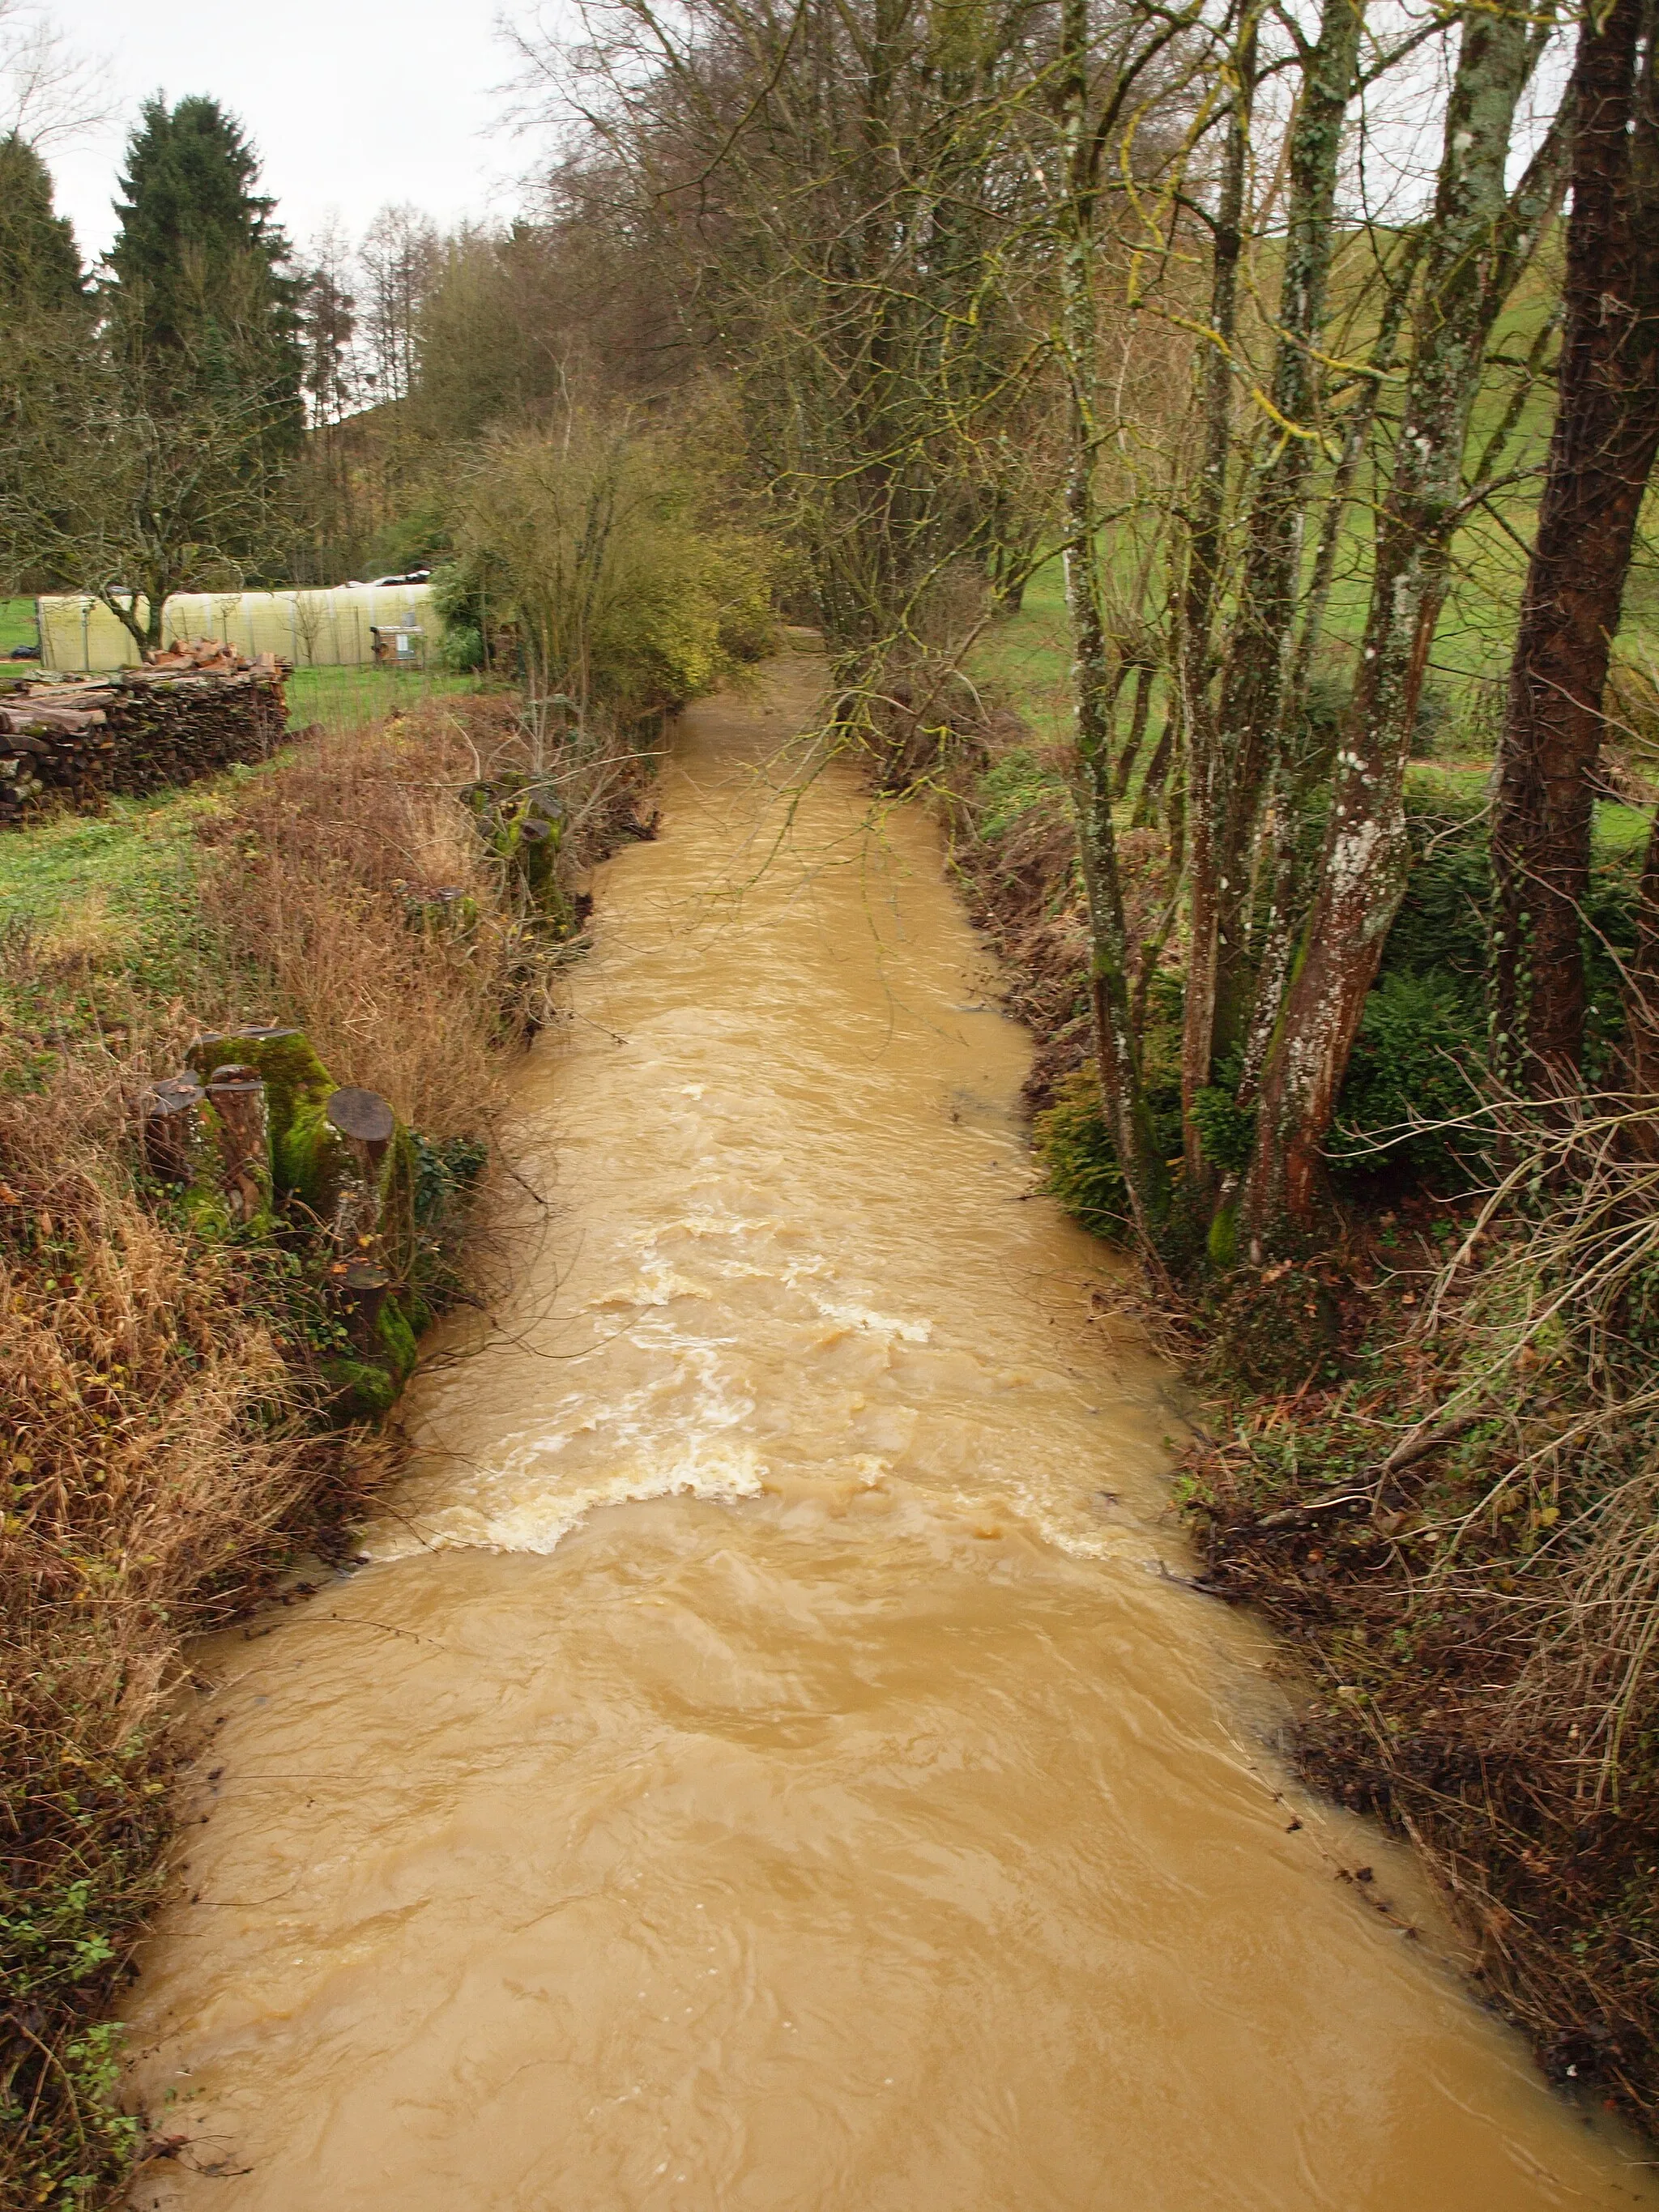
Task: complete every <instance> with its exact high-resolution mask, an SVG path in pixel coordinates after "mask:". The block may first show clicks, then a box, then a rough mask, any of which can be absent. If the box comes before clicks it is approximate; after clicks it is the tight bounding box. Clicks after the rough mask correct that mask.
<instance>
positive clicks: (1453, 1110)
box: [1331, 971, 1486, 1181]
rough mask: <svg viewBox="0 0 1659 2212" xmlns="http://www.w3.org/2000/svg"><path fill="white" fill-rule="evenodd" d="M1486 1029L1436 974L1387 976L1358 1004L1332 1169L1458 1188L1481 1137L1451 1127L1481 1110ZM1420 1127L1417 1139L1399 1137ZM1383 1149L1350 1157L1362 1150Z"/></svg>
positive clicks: (1476, 1009) (1471, 1008)
mask: <svg viewBox="0 0 1659 2212" xmlns="http://www.w3.org/2000/svg"><path fill="white" fill-rule="evenodd" d="M1485 1051H1486V1021H1485V1017H1484V1014H1483V1012H1482V1011H1481V1009H1480V1004H1479V1002H1478V1001H1476V1002H1474V1004H1473V1005H1472V1004H1471V1001H1470V1000H1469V999H1468V996H1467V995H1466V994H1463V993H1462V992H1461V991H1460V990H1459V989H1458V988H1457V987H1456V985H1455V983H1454V982H1452V981H1449V979H1448V978H1447V977H1446V976H1445V975H1443V974H1442V975H1432V974H1431V975H1410V974H1407V973H1403V972H1399V971H1396V972H1395V973H1394V974H1392V975H1384V976H1383V979H1382V980H1381V981H1380V982H1379V983H1378V984H1377V985H1376V988H1375V989H1374V990H1373V991H1372V992H1371V994H1370V997H1369V998H1368V999H1367V1000H1366V1001H1365V1012H1364V1018H1363V1020H1362V1021H1361V1024H1360V1029H1359V1036H1358V1040H1357V1042H1356V1043H1355V1045H1354V1050H1353V1057H1352V1060H1350V1061H1349V1063H1348V1074H1347V1079H1346V1082H1345V1083H1344V1084H1343V1086H1342V1094H1341V1097H1340V1100H1339V1102H1338V1107H1337V1128H1336V1132H1335V1135H1334V1140H1333V1144H1332V1148H1331V1149H1332V1151H1333V1152H1334V1154H1335V1155H1336V1158H1337V1160H1338V1164H1346V1165H1347V1166H1348V1167H1349V1168H1350V1170H1352V1169H1354V1168H1356V1167H1358V1168H1359V1169H1361V1170H1364V1168H1366V1167H1381V1166H1385V1165H1387V1164H1389V1163H1390V1162H1402V1163H1404V1164H1406V1165H1407V1166H1409V1167H1410V1168H1412V1169H1413V1170H1415V1172H1416V1173H1418V1174H1419V1175H1422V1176H1440V1177H1445V1176H1450V1177H1452V1178H1453V1179H1454V1180H1460V1181H1461V1180H1462V1178H1463V1177H1464V1176H1466V1175H1467V1173H1468V1169H1469V1167H1470V1166H1471V1164H1473V1162H1474V1158H1475V1156H1476V1154H1477V1153H1478V1152H1479V1151H1480V1146H1481V1143H1482V1136H1483V1133H1482V1131H1481V1130H1480V1128H1476V1129H1474V1130H1473V1131H1471V1130H1467V1129H1458V1128H1455V1127H1449V1126H1448V1125H1449V1124H1452V1123H1455V1122H1456V1121H1459V1120H1460V1119H1461V1118H1462V1117H1464V1116H1466V1115H1468V1113H1469V1112H1470V1110H1471V1109H1473V1108H1474V1107H1475V1106H1477V1105H1478V1104H1479V1103H1480V1089H1479V1076H1478V1073H1477V1071H1478V1070H1479V1069H1480V1066H1481V1065H1482V1062H1483V1060H1484V1056H1485ZM1413 1125H1421V1126H1420V1127H1419V1128H1418V1129H1417V1131H1416V1133H1413V1134H1410V1135H1407V1134H1405V1132H1406V1131H1407V1129H1408V1128H1411V1127H1413ZM1366 1146H1383V1147H1385V1148H1386V1149H1384V1150H1382V1151H1378V1152H1373V1153H1372V1154H1371V1155H1370V1158H1363V1157H1362V1158H1360V1159H1358V1160H1355V1159H1353V1158H1352V1157H1350V1158H1348V1159H1347V1160H1346V1163H1345V1162H1344V1161H1343V1158H1342V1156H1343V1154H1344V1152H1348V1153H1349V1154H1350V1155H1352V1153H1353V1152H1363V1148H1364V1147H1366Z"/></svg>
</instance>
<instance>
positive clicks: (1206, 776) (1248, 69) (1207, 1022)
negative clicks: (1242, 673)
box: [1154, 15, 1256, 1194]
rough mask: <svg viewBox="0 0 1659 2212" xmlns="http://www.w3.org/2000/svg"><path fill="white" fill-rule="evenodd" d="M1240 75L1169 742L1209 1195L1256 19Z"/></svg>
mask: <svg viewBox="0 0 1659 2212" xmlns="http://www.w3.org/2000/svg"><path fill="white" fill-rule="evenodd" d="M1233 77H1234V87H1233V99H1232V108H1231V114H1230V116H1229V118H1228V125H1227V149H1226V154H1225V159H1224V161H1223V166H1222V173H1221V190H1220V193H1219V196H1218V205H1217V209H1216V222H1215V238H1214V245H1213V246H1212V252H1211V272H1210V342H1209V343H1208V345H1207V346H1206V349H1205V351H1204V355H1203V357H1202V358H1203V366H1202V371H1201V381H1200V413H1201V416H1202V420H1203V425H1204V447H1203V458H1202V459H1201V461H1200V465H1199V472H1198V485H1197V489H1196V492H1195V494H1194V499H1193V503H1192V513H1191V518H1190V520H1189V522H1188V549H1187V575H1186V588H1185V591H1184V592H1183V594H1182V603H1181V611H1180V628H1179V642H1178V646H1177V649H1176V655H1175V661H1176V691H1175V696H1173V697H1172V698H1171V700H1170V709H1169V714H1168V718H1167V720H1166V724H1165V730H1164V736H1165V738H1166V739H1169V738H1170V737H1171V736H1172V733H1173V731H1174V728H1175V726H1176V722H1177V720H1178V721H1179V723H1180V726H1181V728H1182V731H1183V732H1184V733H1185V737H1186V744H1187V769H1188V794H1187V836H1188V850H1189V862H1188V866H1189V872H1190V878H1191V891H1190V896H1191V915H1190V918H1189V926H1190V934H1191V942H1192V951H1191V954H1190V957H1189V959H1188V976H1187V1011H1186V1019H1185V1029H1184V1035H1183V1038H1182V1066H1181V1097H1182V1132H1183V1134H1182V1148H1183V1153H1184V1160H1183V1165H1184V1169H1185V1175H1186V1187H1187V1189H1188V1193H1189V1194H1194V1193H1196V1192H1198V1191H1199V1190H1200V1188H1202V1185H1203V1180H1204V1176H1205V1172H1206V1170H1205V1162H1204V1156H1203V1149H1202V1146H1201V1145H1200V1140H1199V1134H1198V1125H1197V1122H1196V1121H1194V1118H1193V1099H1194V1096H1195V1094H1196V1093H1197V1092H1199V1091H1201V1090H1202V1089H1203V1088H1204V1086H1205V1085H1206V1083H1208V1081H1209V1079H1210V1034H1211V1024H1212V1019H1213V1016H1214V1011H1215V957H1214V948H1215V937H1216V848H1217V844H1218V833H1219V829H1220V823H1221V816H1222V811H1223V808H1224V806H1225V799H1226V786H1225V781H1224V774H1223V770H1224V763H1223V761H1222V757H1221V745H1220V738H1219V733H1218V730H1217V727H1216V721H1215V711H1214V706H1213V702H1212V700H1211V697H1210V679H1211V665H1210V664H1211V654H1212V647H1213V640H1214V629H1215V615H1216V605H1217V601H1218V599H1219V596H1220V586H1221V564H1222V550H1223V526H1224V523H1225V517H1226V512H1227V459H1228V455H1229V454H1230V453H1231V451H1232V392H1233V373H1234V372H1233V345H1234V340H1235V338H1236V337H1237V329H1238V269H1239V263H1240V260H1241V259H1242V258H1243V251H1244V185H1245V179H1246V178H1247V176H1248V175H1249V165H1250V126H1251V121H1252V117H1253V112H1254V108H1255V85H1256V34H1255V16H1254V15H1250V16H1249V17H1248V18H1247V20H1246V23H1245V27H1244V29H1243V33H1242V34H1241V36H1240V40H1239V44H1238V51H1237V58H1236V60H1235V62H1234V65H1233ZM1161 750H1162V748H1161V747H1160V751H1161ZM1168 765H1169V763H1167V762H1164V763H1159V762H1155V763H1154V767H1155V768H1161V769H1163V770H1164V772H1165V773H1167V770H1168Z"/></svg>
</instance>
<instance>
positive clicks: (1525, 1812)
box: [1191, 1100, 1659, 2129]
mask: <svg viewBox="0 0 1659 2212" xmlns="http://www.w3.org/2000/svg"><path fill="white" fill-rule="evenodd" d="M1498 1113H1499V1119H1500V1121H1502V1123H1503V1127H1502V1129H1501V1132H1500V1133H1501V1135H1502V1137H1503V1139H1504V1143H1505V1146H1506V1147H1507V1156H1508V1158H1510V1161H1511V1163H1512V1165H1511V1167H1510V1170H1509V1171H1508V1172H1507V1173H1506V1174H1504V1176H1502V1178H1501V1179H1500V1180H1499V1181H1498V1182H1497V1183H1496V1184H1495V1186H1494V1188H1493V1189H1492V1192H1491V1193H1490V1194H1489V1196H1488V1199H1487V1200H1486V1203H1485V1204H1484V1205H1482V1206H1474V1207H1472V1209H1471V1212H1470V1214H1469V1216H1468V1220H1467V1223H1466V1228H1467V1232H1468V1233H1467V1237H1466V1238H1465V1240H1464V1242H1463V1243H1462V1246H1461V1247H1460V1249H1458V1250H1457V1252H1456V1253H1455V1255H1453V1256H1452V1257H1451V1258H1450V1259H1449V1261H1444V1262H1443V1263H1441V1264H1440V1265H1439V1266H1438V1267H1434V1266H1425V1267H1422V1268H1421V1272H1419V1273H1416V1274H1415V1275H1414V1276H1413V1275H1407V1274H1401V1276H1399V1277H1397V1278H1396V1279H1395V1281H1394V1282H1393V1284H1392V1285H1384V1284H1381V1283H1377V1284H1374V1285H1373V1286H1372V1288H1371V1290H1370V1293H1369V1297H1370V1303H1371V1308H1372V1310H1371V1311H1370V1315H1369V1316H1362V1317H1361V1324H1362V1334H1360V1337H1359V1340H1358V1344H1357V1345H1356V1346H1354V1348H1353V1350H1352V1356H1351V1358H1350V1360H1349V1362H1348V1369H1349V1371H1348V1373H1347V1375H1346V1376H1345V1377H1344V1378H1343V1379H1341V1380H1340V1381H1339V1382H1335V1383H1328V1384H1323V1385H1321V1386H1319V1387H1317V1388H1314V1389H1304V1390H1303V1391H1302V1392H1299V1393H1298V1394H1297V1397H1296V1399H1295V1400H1294V1401H1291V1400H1285V1401H1264V1400H1263V1399H1261V1398H1260V1397H1255V1396H1252V1397H1250V1398H1248V1399H1242V1400H1241V1401H1239V1403H1238V1404H1237V1407H1235V1408H1234V1409H1233V1410H1234V1414H1235V1417H1236V1419H1235V1425H1234V1430H1233V1434H1232V1435H1231V1437H1230V1438H1229V1439H1228V1440H1227V1441H1225V1442H1218V1443H1214V1444H1212V1445H1209V1446H1207V1447H1206V1449H1204V1450H1203V1451H1202V1452H1200V1453H1199V1454H1197V1455H1195V1457H1194V1467H1193V1470H1192V1476H1191V1482H1192V1499H1191V1502H1192V1504H1193V1508H1194V1514H1195V1516H1196V1518H1197V1521H1198V1523H1199V1526H1200V1530H1201V1532H1202V1533H1203V1534H1204V1536H1205V1539H1206V1545H1207V1548H1208V1553H1209V1558H1210V1571H1211V1576H1212V1585H1213V1587H1215V1588H1216V1589H1218V1591H1219V1592H1221V1593H1223V1594H1225V1595H1229V1596H1232V1597H1240V1598H1248V1599H1249V1600H1250V1601H1252V1602H1254V1603H1255V1604H1258V1605H1260V1606H1261V1607H1262V1608H1263V1609H1264V1610H1265V1611H1266V1612H1267V1613H1268V1615H1269V1616H1270V1618H1272V1619H1273V1620H1274V1621H1275V1622H1276V1623H1277V1624H1278V1625H1279V1626H1280V1627H1281V1628H1283V1629H1285V1631H1286V1632H1289V1633H1290V1634H1291V1636H1292V1637H1293V1638H1295V1639H1296V1640H1297V1643H1298V1644H1300V1646H1301V1648H1302V1650H1303V1651H1304V1653H1305V1655H1306V1656H1307V1658H1308V1660H1309V1662H1310V1669H1311V1674H1312V1679H1313V1681H1314V1684H1315V1686H1316V1689H1317V1690H1318V1691H1319V1692H1321V1694H1320V1695H1319V1696H1317V1697H1316V1699H1315V1701H1314V1703H1313V1704H1312V1705H1310V1708H1309V1710H1308V1712H1307V1715H1306V1717H1305V1720H1304V1726H1303V1728H1302V1730H1301V1735H1300V1749H1301V1753H1302V1755H1303V1758H1304V1762H1305V1763H1306V1764H1307V1765H1308V1766H1309V1768H1310V1771H1311V1772H1312V1773H1313V1774H1314V1775H1315V1776H1316V1778H1318V1779H1320V1780H1322V1781H1323V1782H1325V1783H1326V1784H1328V1786H1330V1787H1331V1788H1332V1789H1334V1790H1337V1791H1339V1792H1340V1794H1342V1795H1343V1796H1346V1798H1347V1799H1348V1801H1349V1802H1352V1803H1354V1804H1357V1805H1360V1806H1362V1807H1365V1808H1373V1809H1376V1810H1377V1811H1379V1812H1381V1813H1383V1814H1385V1815H1386V1816H1388V1817H1389V1818H1391V1819H1393V1820H1395V1821H1396V1822H1397V1823H1399V1824H1400V1825H1401V1826H1403V1827H1405V1828H1406V1829H1407V1830H1408V1831H1409V1832H1410V1833H1411V1834H1412V1836H1413V1838H1414V1839H1415V1840H1416V1841H1417V1843H1418V1844H1419V1847H1420V1848H1421V1850H1423V1852H1424V1854H1425V1857H1426V1859H1427V1861H1428V1863H1429V1864H1430V1865H1431V1868H1433V1869H1435V1870H1436V1871H1437V1873H1438V1875H1440V1878H1441V1880H1442V1881H1443V1884H1444V1886H1445V1888H1446V1890H1447V1892H1448V1894H1449V1897H1450V1899H1451V1900H1452V1902H1453V1904H1454V1905H1455V1908H1456V1910H1457V1911H1458V1912H1459V1914H1460V1916H1461V1917H1462V1920H1463V1922H1464V1923H1465V1925H1466V1926H1467V1927H1468V1929H1469V1930H1470V1932H1471V1934H1472V1936H1473V1937H1474V1942H1475V1945H1476V1948H1477V1953H1478V1960H1479V1966H1478V1971H1479V1972H1480V1976H1481V1977H1482V1978H1483V1979H1485V1980H1486V1982H1487V1984H1489V1985H1490V1986H1491V1988H1492V1990H1493V1991H1494V1992H1495V1993H1496V1994H1497V1995H1498V1996H1499V1997H1500V1999H1501V2001H1502V2002H1504V2005H1505V2006H1506V2008H1508V2009H1509V2010H1510V2012H1511V2013H1512V2014H1513V2015H1514V2016H1515V2017H1516V2019H1517V2020H1519V2021H1522V2023H1523V2024H1524V2025H1525V2026H1526V2027H1528V2028H1529V2029H1530V2031H1531V2032H1532V2033H1533V2035H1534V2039H1535V2040H1536V2042H1537V2045H1538V2047H1539V2050H1540V2052H1541V2057H1542V2058H1543V2060H1544V2063H1545V2065H1546V2067H1547V2069H1548V2070H1549V2071H1550V2072H1551V2074H1552V2075H1553V2076H1554V2077H1555V2078H1556V2079H1558V2080H1560V2081H1563V2082H1573V2083H1577V2084H1578V2085H1580V2086H1581V2087H1590V2086H1595V2087H1599V2089H1600V2090H1601V2093H1602V2094H1604V2095H1606V2096H1607V2097H1608V2098H1609V2099H1610V2100H1613V2101H1614V2102H1616V2103H1617V2104H1618V2105H1620V2106H1621V2107H1622V2108H1623V2109H1625V2110H1626V2111H1627V2112H1630V2113H1631V2114H1632V2115H1633V2116H1634V2117H1636V2118H1638V2119H1640V2120H1641V2121H1642V2122H1643V2124H1644V2125H1646V2126H1647V2127H1648V2128H1650V2129H1653V2128H1654V2127H1655V2126H1656V2123H1659V1167H1656V1166H1655V1164H1653V1162H1652V1161H1651V1160H1650V1159H1649V1158H1646V1157H1645V1155H1644V1152H1643V1151H1642V1149H1641V1148H1640V1146H1637V1145H1635V1144H1633V1143H1632V1142H1630V1141H1629V1140H1628V1139H1629V1138H1630V1135H1631V1133H1632V1130H1633V1128H1634V1127H1635V1126H1636V1125H1637V1124H1638V1123H1639V1122H1640V1121H1641V1120H1642V1119H1643V1115H1642V1114H1641V1113H1639V1112H1638V1110H1637V1109H1636V1108H1635V1107H1634V1105H1633V1104H1632V1102H1629V1101H1623V1102H1620V1101H1613V1100H1608V1101H1602V1102H1600V1103H1599V1105H1597V1106H1595V1107H1594V1108H1593V1109H1585V1110H1583V1111H1581V1112H1579V1113H1577V1115H1574V1116H1573V1117H1571V1118H1567V1117H1565V1116H1564V1115H1559V1114H1557V1113H1549V1114H1545V1113H1543V1112H1541V1111H1538V1110H1536V1109H1528V1108H1525V1107H1522V1106H1520V1105H1516V1104H1514V1103H1510V1104H1508V1105H1505V1106H1504V1108H1502V1109H1498ZM1279 1272H1281V1273H1282V1272H1283V1271H1282V1270H1281V1271H1279ZM1344 1272H1345V1273H1346V1276H1347V1278H1348V1279H1349V1281H1350V1282H1351V1283H1352V1281H1353V1280H1354V1279H1356V1278H1358V1277H1359V1276H1361V1275H1363V1274H1364V1273H1365V1272H1366V1270H1365V1269H1364V1267H1363V1266H1360V1265H1358V1264H1356V1265H1355V1266H1354V1267H1351V1268H1349V1269H1347V1270H1346V1271H1344ZM1294 1279H1296V1278H1295V1277H1294V1275H1293V1274H1292V1276H1289V1277H1286V1279H1285V1283H1283V1284H1275V1285H1273V1290H1272V1293H1271V1294H1272V1295H1274V1296H1277V1295H1278V1294H1279V1291H1281V1290H1283V1289H1285V1287H1287V1286H1288V1285H1289V1284H1290V1283H1291V1281H1292V1280H1294ZM1258 1295H1259V1296H1264V1297H1265V1296H1267V1295H1268V1293H1267V1291H1265V1290H1264V1291H1261V1292H1259V1293H1258ZM1354 1295H1355V1296H1356V1297H1364V1296H1365V1295H1366V1294H1365V1293H1364V1292H1363V1291H1357V1292H1355V1293H1354Z"/></svg>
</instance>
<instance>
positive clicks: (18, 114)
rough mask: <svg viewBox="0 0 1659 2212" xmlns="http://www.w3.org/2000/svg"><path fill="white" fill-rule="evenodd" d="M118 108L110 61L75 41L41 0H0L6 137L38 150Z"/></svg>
mask: <svg viewBox="0 0 1659 2212" xmlns="http://www.w3.org/2000/svg"><path fill="white" fill-rule="evenodd" d="M111 113H112V101H111V99H110V89H109V79H108V72H107V70H106V65H105V64H104V63H103V62H102V61H100V60H98V59H97V58H94V57H93V56H91V55H88V54H86V53H84V52H82V51H81V50H80V49H79V48H77V47H76V46H73V45H71V43H70V40H68V39H67V38H66V37H65V36H64V33H63V32H62V31H61V30H60V29H59V28H58V24H57V22H56V21H55V20H54V18H53V15H52V12H51V10H50V9H47V8H46V7H43V6H41V5H39V4H38V0H0V138H9V137H12V136H13V135H14V134H15V135H16V136H17V137H20V138H22V139H24V140H26V141H27V143H28V144H29V145H31V146H33V147H34V148H36V149H37V150H38V149H43V148H46V147H48V146H52V145H60V144H63V143H65V142H66V141H69V140H71V139H75V138H78V137H82V135H83V134H84V133H85V132H86V131H90V130H94V129H95V128H96V127H97V125H100V123H105V122H107V121H108V119H109V118H110V115H111Z"/></svg>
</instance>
